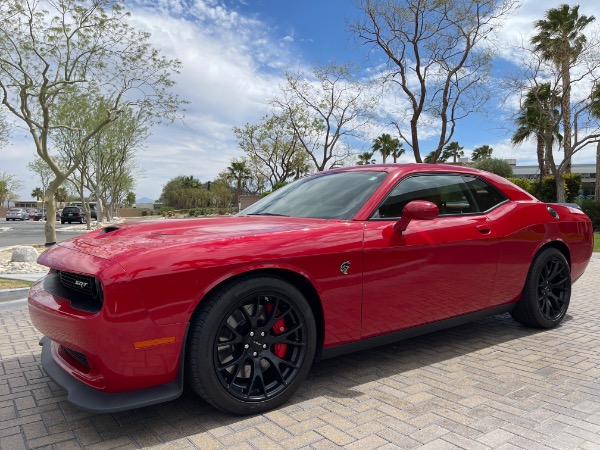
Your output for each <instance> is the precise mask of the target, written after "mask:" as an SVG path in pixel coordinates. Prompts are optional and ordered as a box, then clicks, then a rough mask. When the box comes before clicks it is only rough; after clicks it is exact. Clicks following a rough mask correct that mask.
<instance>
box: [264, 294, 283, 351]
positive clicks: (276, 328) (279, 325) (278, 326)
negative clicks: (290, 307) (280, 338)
mask: <svg viewBox="0 0 600 450" xmlns="http://www.w3.org/2000/svg"><path fill="white" fill-rule="evenodd" d="M272 308H273V306H272V305H271V304H270V303H269V304H267V312H269V313H270V312H271V309H272ZM279 313H280V311H279V310H277V311H276V312H275V314H279ZM272 330H273V334H276V335H277V334H281V333H284V332H285V331H287V328H286V327H285V322H284V320H283V318H281V319H279V320H278V321H277V322H275V325H273V328H272ZM286 351H287V344H275V345H274V346H273V353H274V354H275V356H277V357H278V358H283V357H284V356H285V352H286Z"/></svg>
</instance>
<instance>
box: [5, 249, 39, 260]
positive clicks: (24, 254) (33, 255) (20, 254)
mask: <svg viewBox="0 0 600 450" xmlns="http://www.w3.org/2000/svg"><path fill="white" fill-rule="evenodd" d="M37 257H38V252H37V250H36V249H35V248H33V247H30V246H25V245H23V246H21V247H17V248H15V249H14V250H13V253H12V257H11V258H10V261H11V262H26V263H32V262H35V261H36V260H37Z"/></svg>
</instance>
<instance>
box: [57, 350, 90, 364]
mask: <svg viewBox="0 0 600 450" xmlns="http://www.w3.org/2000/svg"><path fill="white" fill-rule="evenodd" d="M62 348H63V350H64V351H65V353H67V354H68V355H69V356H71V357H72V358H73V359H75V360H77V361H78V362H79V363H81V364H83V365H84V366H85V367H87V368H89V367H90V364H89V363H88V360H87V358H86V356H85V355H84V354H83V353H79V352H77V351H75V350H73V349H72V348H68V347H65V346H64V345H63V346H62Z"/></svg>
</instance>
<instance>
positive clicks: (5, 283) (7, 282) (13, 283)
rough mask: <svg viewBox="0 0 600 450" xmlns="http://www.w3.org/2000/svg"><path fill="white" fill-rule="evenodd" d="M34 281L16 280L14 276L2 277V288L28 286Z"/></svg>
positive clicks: (0, 281) (0, 284) (0, 287)
mask: <svg viewBox="0 0 600 450" xmlns="http://www.w3.org/2000/svg"><path fill="white" fill-rule="evenodd" d="M32 284H33V283H32V282H31V281H23V280H15V279H13V278H0V289H17V288H27V287H30V286H31V285H32Z"/></svg>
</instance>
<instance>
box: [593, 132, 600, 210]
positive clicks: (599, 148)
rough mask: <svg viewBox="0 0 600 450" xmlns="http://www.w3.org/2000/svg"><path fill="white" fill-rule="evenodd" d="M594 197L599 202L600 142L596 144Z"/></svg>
mask: <svg viewBox="0 0 600 450" xmlns="http://www.w3.org/2000/svg"><path fill="white" fill-rule="evenodd" d="M594 199H595V200H596V201H597V202H600V142H598V144H596V186H595V189H594Z"/></svg>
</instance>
